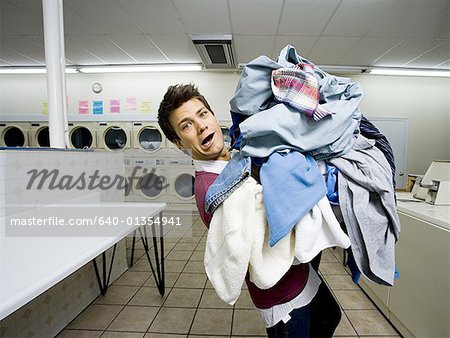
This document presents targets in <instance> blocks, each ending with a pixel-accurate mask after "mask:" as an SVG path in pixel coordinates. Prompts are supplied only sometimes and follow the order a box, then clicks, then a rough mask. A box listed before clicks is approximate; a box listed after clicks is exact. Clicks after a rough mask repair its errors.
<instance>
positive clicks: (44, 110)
mask: <svg viewBox="0 0 450 338" xmlns="http://www.w3.org/2000/svg"><path fill="white" fill-rule="evenodd" d="M42 114H44V115H48V102H47V101H42Z"/></svg>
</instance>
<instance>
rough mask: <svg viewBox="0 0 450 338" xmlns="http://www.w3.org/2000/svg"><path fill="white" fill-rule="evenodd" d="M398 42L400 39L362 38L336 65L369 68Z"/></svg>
mask: <svg viewBox="0 0 450 338" xmlns="http://www.w3.org/2000/svg"><path fill="white" fill-rule="evenodd" d="M400 41H401V39H400V38H392V39H389V38H385V39H382V38H367V37H366V38H362V39H361V40H359V41H358V42H357V43H356V44H355V45H354V46H353V48H351V49H350V50H349V51H348V53H346V54H345V55H344V56H343V57H342V58H341V59H340V60H339V62H338V64H340V65H354V66H369V65H371V64H372V62H373V61H375V60H376V59H377V58H378V57H379V56H381V55H382V54H384V53H385V52H387V51H388V50H389V49H391V48H393V47H394V46H396V45H397V44H398V43H399V42H400Z"/></svg>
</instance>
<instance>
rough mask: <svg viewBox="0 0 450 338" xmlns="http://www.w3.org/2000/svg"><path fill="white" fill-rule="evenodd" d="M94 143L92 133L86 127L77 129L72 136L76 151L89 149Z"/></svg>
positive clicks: (71, 140)
mask: <svg viewBox="0 0 450 338" xmlns="http://www.w3.org/2000/svg"><path fill="white" fill-rule="evenodd" d="M92 141H93V137H92V133H91V131H90V130H89V129H88V128H86V127H75V128H74V129H73V130H72V132H71V134H70V142H71V143H72V146H73V147H74V148H76V149H89V148H90V147H91V146H92Z"/></svg>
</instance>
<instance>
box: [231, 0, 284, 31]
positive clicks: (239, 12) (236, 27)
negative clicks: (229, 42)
mask: <svg viewBox="0 0 450 338" xmlns="http://www.w3.org/2000/svg"><path fill="white" fill-rule="evenodd" d="M282 4H283V1H282V0H247V1H242V0H230V12H231V17H232V25H233V27H232V32H233V34H241V35H275V34H276V31H277V28H278V21H279V20H280V14H281V7H282Z"/></svg>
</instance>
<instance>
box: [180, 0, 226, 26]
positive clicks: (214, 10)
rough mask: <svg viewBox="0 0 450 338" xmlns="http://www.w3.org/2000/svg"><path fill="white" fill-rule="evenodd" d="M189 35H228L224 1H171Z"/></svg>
mask: <svg viewBox="0 0 450 338" xmlns="http://www.w3.org/2000/svg"><path fill="white" fill-rule="evenodd" d="M173 3H174V4H175V8H176V10H177V12H178V14H179V15H180V18H181V21H182V22H183V24H184V28H185V31H186V33H189V34H230V33H231V26H230V17H229V14H228V6H227V1H226V0H189V1H186V0H173Z"/></svg>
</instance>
